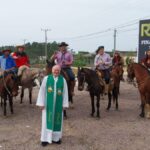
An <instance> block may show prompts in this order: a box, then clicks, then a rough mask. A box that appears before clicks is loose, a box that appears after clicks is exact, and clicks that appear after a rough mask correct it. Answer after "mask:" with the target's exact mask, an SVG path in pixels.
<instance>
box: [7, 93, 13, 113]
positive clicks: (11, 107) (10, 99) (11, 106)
mask: <svg viewBox="0 0 150 150" xmlns="http://www.w3.org/2000/svg"><path fill="white" fill-rule="evenodd" d="M8 97H9V107H10V111H11V114H13V113H14V110H13V98H12V96H10V95H9V96H8Z"/></svg>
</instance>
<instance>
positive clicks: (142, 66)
mask: <svg viewBox="0 0 150 150" xmlns="http://www.w3.org/2000/svg"><path fill="white" fill-rule="evenodd" d="M133 64H136V65H139V66H140V67H141V68H143V69H145V71H147V73H148V75H150V71H149V70H148V69H147V68H146V67H145V66H144V65H142V64H141V63H133Z"/></svg>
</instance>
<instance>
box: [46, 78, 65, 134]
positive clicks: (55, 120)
mask: <svg viewBox="0 0 150 150" xmlns="http://www.w3.org/2000/svg"><path fill="white" fill-rule="evenodd" d="M54 84H55V81H54V78H53V75H49V76H48V78H47V87H46V89H47V103H46V104H47V105H46V121H47V129H49V130H52V131H58V132H59V131H61V127H62V111H63V86H64V81H63V77H62V76H61V75H59V76H58V80H57V82H56V93H54ZM54 94H56V99H54V98H55V97H54Z"/></svg>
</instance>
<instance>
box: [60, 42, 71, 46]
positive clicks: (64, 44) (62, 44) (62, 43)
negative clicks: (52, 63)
mask: <svg viewBox="0 0 150 150" xmlns="http://www.w3.org/2000/svg"><path fill="white" fill-rule="evenodd" d="M58 46H59V47H62V46H69V45H68V44H67V43H65V42H61V43H60V44H58Z"/></svg>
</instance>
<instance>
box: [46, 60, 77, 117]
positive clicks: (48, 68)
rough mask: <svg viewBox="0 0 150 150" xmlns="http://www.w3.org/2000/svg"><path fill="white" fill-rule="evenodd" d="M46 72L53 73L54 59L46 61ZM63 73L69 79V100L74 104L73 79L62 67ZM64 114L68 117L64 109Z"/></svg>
mask: <svg viewBox="0 0 150 150" xmlns="http://www.w3.org/2000/svg"><path fill="white" fill-rule="evenodd" d="M46 62H47V64H46V72H47V75H48V74H51V73H52V67H53V66H54V65H55V63H54V61H52V60H50V61H49V60H47V61H46ZM61 75H62V76H63V77H64V78H65V79H66V81H67V86H68V96H69V102H71V104H72V105H73V94H72V93H73V91H74V87H72V86H71V81H70V79H69V77H68V75H67V73H66V72H65V70H63V69H61ZM64 116H65V117H67V114H66V110H65V111H64Z"/></svg>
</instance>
